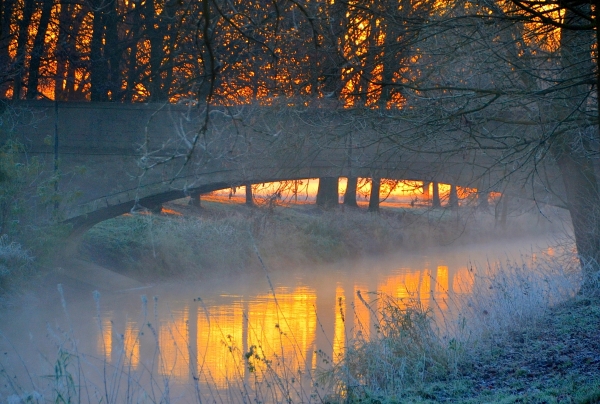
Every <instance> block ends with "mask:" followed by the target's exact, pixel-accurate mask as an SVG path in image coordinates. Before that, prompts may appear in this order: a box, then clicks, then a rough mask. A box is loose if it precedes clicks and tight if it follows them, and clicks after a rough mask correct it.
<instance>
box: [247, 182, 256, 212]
mask: <svg viewBox="0 0 600 404" xmlns="http://www.w3.org/2000/svg"><path fill="white" fill-rule="evenodd" d="M245 188H246V205H248V206H254V195H252V184H250V183H246V187H245Z"/></svg>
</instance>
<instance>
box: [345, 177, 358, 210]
mask: <svg viewBox="0 0 600 404" xmlns="http://www.w3.org/2000/svg"><path fill="white" fill-rule="evenodd" d="M357 184H358V178H357V177H348V182H347V184H346V192H345V193H344V206H349V207H351V208H357V207H358V204H357V203H356V187H357Z"/></svg>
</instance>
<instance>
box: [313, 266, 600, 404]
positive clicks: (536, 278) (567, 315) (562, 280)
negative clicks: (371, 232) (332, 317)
mask: <svg viewBox="0 0 600 404" xmlns="http://www.w3.org/2000/svg"><path fill="white" fill-rule="evenodd" d="M473 277H474V289H473V291H472V293H471V294H470V295H468V296H458V297H457V299H458V301H456V302H454V303H456V306H455V307H458V310H457V313H455V314H456V315H454V316H453V315H452V313H451V310H449V311H448V310H446V311H445V312H444V314H443V315H442V316H440V315H439V313H435V311H436V310H435V306H434V309H433V310H432V309H425V308H423V306H422V305H421V304H420V302H419V301H418V300H417V299H404V300H398V299H392V298H390V297H386V296H379V297H378V307H379V310H378V311H379V316H378V319H379V320H378V322H377V324H376V330H377V332H376V333H375V334H371V336H370V337H369V338H366V339H363V338H360V337H359V338H355V339H354V340H352V341H350V343H349V348H348V351H347V355H346V357H345V359H344V360H343V361H341V362H340V363H339V364H337V366H336V367H334V369H333V370H332V371H331V372H330V373H325V376H326V377H329V378H330V379H329V380H331V381H333V380H338V381H340V380H341V381H342V382H341V383H338V384H335V383H332V384H331V385H332V386H337V387H338V391H337V392H336V393H335V394H332V395H331V396H330V397H328V400H327V401H328V402H330V403H343V402H351V403H355V402H356V403H358V402H361V403H363V402H366V403H435V402H452V403H598V402H600V329H599V328H598V324H600V298H599V294H598V293H595V294H592V295H587V296H583V295H581V294H576V291H577V288H578V284H579V275H578V271H577V270H576V269H575V266H573V267H572V268H570V267H569V266H568V265H567V266H565V265H564V263H561V264H560V265H559V264H557V263H556V262H555V261H552V260H551V261H547V262H538V264H536V265H535V266H525V265H520V266H510V265H509V266H505V267H503V268H496V269H493V270H492V269H488V270H487V271H483V272H481V271H479V272H476V273H474V274H473ZM365 304H366V303H365ZM365 334H367V333H365Z"/></svg>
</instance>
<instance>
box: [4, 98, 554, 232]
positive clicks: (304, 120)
mask: <svg viewBox="0 0 600 404" xmlns="http://www.w3.org/2000/svg"><path fill="white" fill-rule="evenodd" d="M5 117H10V118H6V119H5V120H4V124H5V127H6V126H7V124H8V123H10V124H11V126H10V129H11V130H10V131H9V132H6V131H5V132H4V133H3V134H2V136H3V137H6V136H13V137H16V138H17V139H19V140H20V141H21V142H22V143H24V145H25V148H26V155H27V157H28V158H29V157H31V156H38V158H40V159H42V160H43V161H45V163H46V164H45V167H46V170H47V173H48V175H52V174H53V171H52V167H54V165H55V164H56V167H57V169H58V171H57V172H58V173H60V177H59V178H60V181H59V185H58V189H59V192H60V195H62V197H61V201H60V205H59V206H60V210H61V212H62V215H63V217H64V219H65V220H68V221H70V222H71V223H73V225H74V226H75V227H76V228H78V227H79V228H82V229H87V228H89V227H91V226H92V225H94V224H95V223H98V222H100V221H103V220H106V219H109V218H111V217H115V216H118V215H121V214H123V213H127V212H130V211H131V210H132V209H133V208H134V207H136V206H141V207H147V208H151V207H153V206H156V205H158V204H160V203H163V202H167V201H169V200H174V199H178V198H182V197H184V196H187V195H190V194H198V193H205V192H210V191H214V190H218V189H223V188H228V187H232V186H240V185H243V184H246V183H262V182H269V181H277V180H291V179H303V178H314V177H325V176H330V177H332V176H336V177H337V176H359V177H373V176H378V177H381V178H391V179H404V180H425V181H437V182H441V183H450V184H455V185H460V186H466V187H473V188H478V189H480V190H482V191H485V192H489V191H501V192H512V193H513V194H517V195H520V196H525V197H529V198H531V197H533V196H534V197H535V198H536V200H538V201H541V202H545V203H552V202H553V201H554V200H555V199H553V198H554V196H553V193H551V192H548V187H547V183H546V184H541V183H539V184H538V183H536V184H533V186H529V185H528V184H529V183H530V182H531V181H530V174H529V173H528V172H526V170H522V169H521V170H519V172H516V170H515V172H510V173H509V174H510V177H509V174H507V167H506V165H504V166H501V165H498V164H494V163H495V161H494V159H492V158H491V157H490V156H488V155H486V154H485V153H479V152H477V151H476V150H475V151H474V150H468V151H467V150H461V148H460V147H455V152H453V153H448V152H444V153H442V151H441V149H440V150H436V149H435V147H436V146H428V147H427V148H425V150H426V152H423V151H422V150H424V148H423V147H421V148H419V149H416V148H415V149H414V150H411V147H407V146H406V144H404V145H402V146H399V145H398V143H397V142H398V139H400V138H402V139H412V138H417V137H418V128H417V127H416V126H415V125H413V124H411V123H409V122H403V121H395V120H393V119H392V120H390V119H387V118H386V117H384V116H381V117H377V116H375V117H373V116H372V115H371V116H361V115H360V114H357V113H356V112H355V111H351V110H337V109H336V110H332V109H329V108H326V107H323V106H321V107H316V108H304V107H295V106H290V105H286V104H285V103H284V104H283V105H276V106H270V107H259V106H251V105H247V106H236V107H229V108H227V107H218V108H217V107H215V108H213V109H209V110H208V111H207V109H206V107H202V106H195V105H172V104H116V103H70V102H69V103H63V102H59V103H55V102H51V101H48V102H43V101H37V102H27V103H18V104H13V105H12V106H11V107H10V114H8V115H5ZM386 119H387V120H386ZM440 136H441V137H442V138H443V137H444V136H450V135H449V134H441V135H440ZM417 150H420V151H417ZM536 170H538V171H539V170H544V172H543V175H538V176H540V177H542V176H545V177H546V178H550V180H549V181H548V182H549V183H553V182H556V181H554V178H556V174H555V171H556V170H554V169H553V168H549V169H547V168H542V167H536ZM509 171H510V170H509ZM521 171H522V173H521ZM538 174H539V173H538ZM507 179H510V180H507ZM559 182H560V181H559Z"/></svg>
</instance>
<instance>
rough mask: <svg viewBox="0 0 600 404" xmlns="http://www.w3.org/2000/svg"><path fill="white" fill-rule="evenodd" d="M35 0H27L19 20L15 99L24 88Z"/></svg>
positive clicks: (18, 97) (19, 96) (14, 87)
mask: <svg viewBox="0 0 600 404" xmlns="http://www.w3.org/2000/svg"><path fill="white" fill-rule="evenodd" d="M33 9H34V2H33V0H25V4H24V5H23V18H22V19H21V21H19V36H18V38H17V55H16V57H15V79H14V86H13V100H18V99H20V98H21V89H22V88H23V73H24V71H25V59H26V52H27V38H28V36H29V28H30V26H29V25H30V23H31V16H32V15H33Z"/></svg>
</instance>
